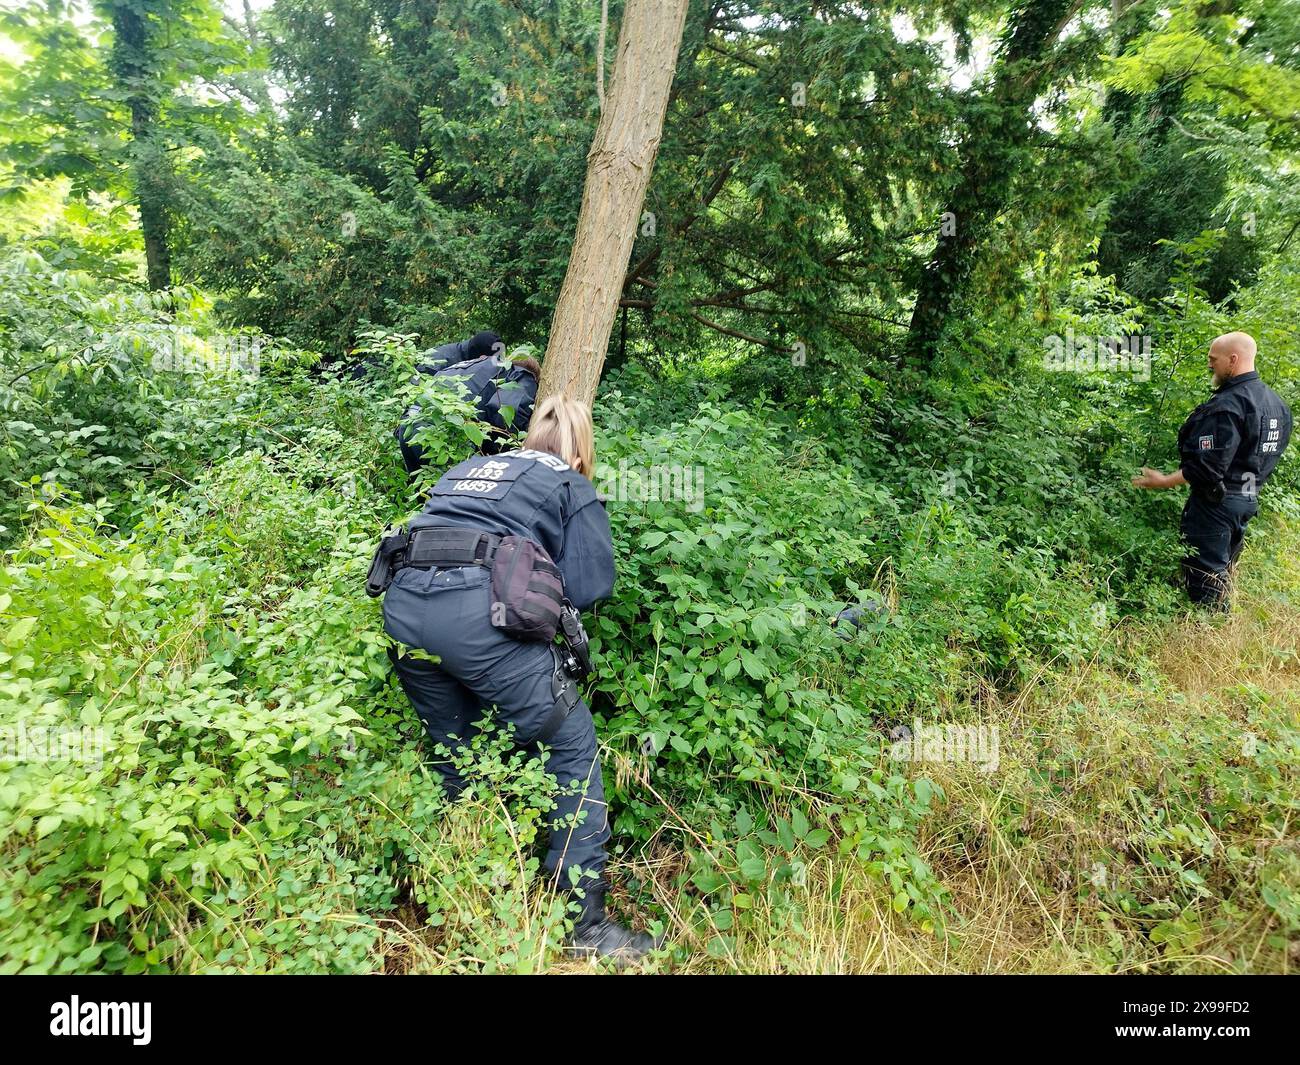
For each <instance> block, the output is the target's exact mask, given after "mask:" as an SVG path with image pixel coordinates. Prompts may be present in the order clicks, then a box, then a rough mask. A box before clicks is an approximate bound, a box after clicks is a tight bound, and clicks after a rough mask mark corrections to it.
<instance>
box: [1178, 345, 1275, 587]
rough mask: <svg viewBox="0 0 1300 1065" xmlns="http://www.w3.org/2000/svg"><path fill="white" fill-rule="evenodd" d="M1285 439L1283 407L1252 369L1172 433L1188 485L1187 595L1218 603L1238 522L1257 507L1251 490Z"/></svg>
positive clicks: (1235, 551)
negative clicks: (1189, 551)
mask: <svg viewBox="0 0 1300 1065" xmlns="http://www.w3.org/2000/svg"><path fill="white" fill-rule="evenodd" d="M1290 439H1291V408H1290V407H1288V406H1287V405H1286V403H1285V402H1283V400H1282V398H1281V397H1280V396H1278V394H1277V393H1276V392H1274V391H1273V390H1272V389H1271V388H1269V387H1268V385H1266V384H1264V382H1263V381H1262V380H1260V376H1259V374H1258V373H1256V372H1255V371H1254V370H1251V371H1249V372H1248V373H1242V374H1237V375H1236V376H1235V377H1230V378H1228V380H1226V381H1224V382H1223V384H1222V385H1220V386H1219V387H1218V388H1217V389H1216V390H1215V393H1214V395H1213V396H1212V397H1211V398H1210V399H1209V400H1208V401H1207V402H1205V403H1202V404H1201V405H1200V406H1199V407H1197V408H1196V409H1195V410H1194V411H1192V413H1191V415H1190V416H1189V417H1188V419H1187V421H1185V422H1184V423H1183V427H1182V428H1181V429H1180V430H1179V431H1178V453H1179V456H1180V457H1181V459H1182V471H1183V476H1184V477H1185V478H1186V479H1187V483H1188V484H1189V485H1191V492H1190V494H1189V495H1188V498H1187V503H1186V505H1185V506H1184V507H1183V518H1182V535H1183V539H1184V540H1186V541H1187V544H1188V545H1189V547H1190V548H1191V550H1192V552H1194V553H1191V554H1189V555H1188V556H1187V557H1186V558H1184V559H1183V575H1184V578H1185V580H1186V582H1187V594H1188V595H1189V596H1190V597H1191V599H1192V601H1193V602H1195V603H1205V604H1207V605H1212V606H1213V605H1221V604H1223V602H1224V599H1225V594H1226V590H1227V576H1228V569H1229V567H1230V566H1231V565H1232V564H1233V563H1235V562H1236V561H1237V556H1238V555H1240V554H1241V547H1242V536H1243V533H1244V531H1245V528H1246V523H1247V522H1249V521H1250V519H1251V518H1253V517H1254V516H1255V513H1256V511H1257V510H1258V509H1259V489H1260V488H1261V487H1262V486H1263V484H1264V482H1265V481H1267V480H1268V478H1269V476H1270V475H1271V474H1272V473H1273V470H1274V469H1275V468H1276V466H1277V462H1278V459H1279V458H1281V456H1282V452H1283V451H1284V450H1286V446H1287V443H1288V442H1289V441H1290Z"/></svg>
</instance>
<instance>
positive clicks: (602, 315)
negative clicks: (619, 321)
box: [538, 0, 688, 404]
mask: <svg viewBox="0 0 1300 1065" xmlns="http://www.w3.org/2000/svg"><path fill="white" fill-rule="evenodd" d="M687 3H688V0H627V4H626V6H625V7H624V11H623V24H622V26H620V28H619V34H618V57H617V59H616V60H615V65H614V76H613V79H612V80H611V82H610V86H609V91H608V93H606V94H605V106H604V110H603V111H602V112H601V117H600V123H599V125H598V126H597V127H596V136H595V138H594V139H593V140H592V144H591V150H590V151H589V152H588V153H587V180H586V185H585V187H584V189H583V193H582V209H581V211H580V212H579V215H578V229H577V233H576V235H575V237H574V241H573V251H572V253H571V254H570V256H569V269H568V272H567V273H566V274H565V276H564V284H563V286H562V287H561V288H560V298H559V300H558V302H557V303H556V305H555V316H554V318H553V319H552V320H551V335H550V339H549V341H548V343H547V345H546V358H545V361H544V362H543V365H542V379H541V383H540V385H539V387H538V401H539V402H540V401H541V400H542V399H545V398H546V397H547V396H549V395H551V394H553V393H556V392H564V393H566V394H567V395H568V396H569V397H570V398H572V399H578V400H582V401H583V402H585V403H588V404H589V403H591V402H592V400H593V399H594V398H595V395H596V385H597V384H598V383H599V382H600V371H601V368H602V367H603V366H604V364H605V352H606V349H607V348H608V346H609V336H610V332H611V331H612V330H613V327H614V318H615V316H616V315H617V313H618V301H619V297H620V295H621V294H622V289H623V278H624V276H625V275H626V273H627V265H628V260H629V259H630V258H631V255H632V244H633V241H634V240H635V239H636V232H637V226H638V225H639V223H640V219H641V206H642V204H643V203H644V202H645V192H646V187H647V186H648V185H649V184H650V172H651V170H652V169H653V167H654V160H655V154H656V153H657V152H658V150H659V138H660V137H661V135H662V134H663V126H664V115H665V114H666V112H667V110H668V96H669V92H670V91H671V89H672V83H673V73H674V71H675V70H676V67H677V52H678V50H679V49H680V47H681V43H682V28H683V26H684V24H685V21H686V8H687Z"/></svg>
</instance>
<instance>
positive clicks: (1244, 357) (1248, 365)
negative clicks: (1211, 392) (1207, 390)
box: [1209, 332, 1255, 385]
mask: <svg viewBox="0 0 1300 1065" xmlns="http://www.w3.org/2000/svg"><path fill="white" fill-rule="evenodd" d="M1209 363H1210V372H1211V373H1212V374H1214V383H1215V384H1216V385H1221V384H1223V382H1224V381H1226V380H1228V378H1230V377H1236V376H1237V374H1240V373H1249V372H1250V371H1251V370H1253V369H1254V368H1255V338H1254V337H1252V336H1251V335H1250V334H1249V333H1240V332H1237V333H1224V334H1223V336H1218V337H1215V338H1214V340H1213V341H1211V342H1210V359H1209Z"/></svg>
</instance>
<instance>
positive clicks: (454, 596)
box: [384, 566, 610, 887]
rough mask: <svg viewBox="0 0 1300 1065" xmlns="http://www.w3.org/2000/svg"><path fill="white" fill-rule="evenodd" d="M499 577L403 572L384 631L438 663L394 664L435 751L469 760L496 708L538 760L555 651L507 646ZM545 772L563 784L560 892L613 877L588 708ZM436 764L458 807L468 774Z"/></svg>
mask: <svg viewBox="0 0 1300 1065" xmlns="http://www.w3.org/2000/svg"><path fill="white" fill-rule="evenodd" d="M490 587H491V586H490V575H489V572H488V570H487V569H486V568H484V567H482V566H463V567H457V568H452V569H429V570H421V569H411V568H408V569H403V570H400V571H399V572H398V573H397V574H396V576H395V577H394V579H393V583H392V585H391V587H390V588H389V589H388V592H387V594H386V595H385V596H384V627H385V628H386V629H387V631H388V633H389V634H390V635H391V636H393V637H394V638H395V639H397V640H399V641H401V642H402V643H403V644H406V645H407V646H409V647H418V648H421V649H423V650H425V651H427V652H428V653H430V654H433V655H438V656H440V658H441V662H440V663H439V664H437V665H435V664H434V663H432V662H429V661H426V660H424V659H419V658H412V657H411V656H409V655H395V656H394V665H395V667H396V669H397V675H398V679H399V680H400V681H401V684H402V688H403V690H404V691H405V692H406V695H407V697H408V698H409V699H410V700H411V703H412V705H413V706H414V707H415V711H416V713H417V714H419V716H420V720H421V721H422V722H423V724H424V727H425V730H426V731H427V732H428V734H429V738H430V739H431V740H433V742H434V744H435V745H445V746H446V747H447V748H448V749H449V750H450V751H451V752H453V753H455V752H458V751H460V750H461V749H462V748H463V747H464V746H465V745H466V744H467V743H468V742H469V740H470V739H471V738H472V737H473V736H474V735H475V734H476V733H477V732H478V730H479V722H480V720H481V719H482V716H483V714H484V712H485V709H486V708H487V707H489V706H492V705H495V706H496V707H497V713H498V717H499V718H500V719H501V720H502V721H503V722H505V723H507V724H509V725H512V726H514V730H515V741H516V742H517V743H519V744H520V745H522V746H524V747H526V748H528V749H531V750H536V749H537V745H536V744H535V742H534V738H535V737H536V735H537V733H538V732H539V731H540V730H541V728H542V726H543V724H544V723H545V722H546V721H547V719H548V718H549V717H550V715H551V712H552V711H553V709H554V708H555V698H554V695H553V693H552V689H551V678H552V676H553V674H554V671H555V662H556V658H555V652H554V651H553V650H552V648H551V645H549V644H546V643H540V642H527V641H523V640H516V639H514V638H512V637H510V636H506V635H504V634H502V633H501V632H500V631H498V630H497V629H496V628H494V627H493V626H492V624H491V622H490V620H489V609H490ZM546 746H547V753H546V754H545V756H544V757H545V765H546V769H547V771H548V772H550V773H551V774H553V775H554V776H555V778H556V781H557V784H558V787H557V790H556V794H555V796H554V800H555V803H556V808H555V810H554V811H553V812H552V814H551V815H550V818H549V819H548V820H549V828H550V848H549V850H548V852H547V855H546V862H545V865H546V869H547V871H548V873H551V874H556V873H557V872H558V873H559V878H558V882H559V885H560V886H561V887H565V886H568V884H569V882H570V881H569V873H568V870H570V869H571V868H572V867H573V866H578V867H579V869H581V870H582V872H584V873H591V874H594V875H596V876H599V875H600V874H601V871H602V870H603V868H604V865H605V860H606V854H605V844H606V843H607V842H608V840H609V836H610V832H609V823H608V817H607V808H606V806H605V791H604V784H603V782H602V780H601V772H600V756H599V753H598V751H597V748H596V730H595V726H594V724H593V722H592V719H591V711H590V710H589V709H588V708H587V705H586V704H585V703H582V702H580V703H579V704H578V706H577V708H576V709H575V710H574V711H573V712H572V713H571V714H569V716H568V717H567V718H566V719H565V721H564V723H563V724H562V725H561V726H560V728H559V729H558V731H556V732H555V734H554V735H553V736H552V737H551V739H550V740H549V742H548V743H547V745H546ZM439 758H440V760H439V761H437V762H436V763H435V765H436V768H437V770H438V772H439V774H440V775H441V777H442V781H443V784H444V786H445V788H446V790H447V793H448V796H449V797H450V798H455V797H456V796H458V795H459V794H460V793H461V792H462V791H463V790H464V788H465V780H464V778H463V776H462V775H461V773H460V771H459V770H458V769H457V768H456V767H455V766H454V765H453V764H451V762H450V761H448V760H446V759H443V758H441V756H439Z"/></svg>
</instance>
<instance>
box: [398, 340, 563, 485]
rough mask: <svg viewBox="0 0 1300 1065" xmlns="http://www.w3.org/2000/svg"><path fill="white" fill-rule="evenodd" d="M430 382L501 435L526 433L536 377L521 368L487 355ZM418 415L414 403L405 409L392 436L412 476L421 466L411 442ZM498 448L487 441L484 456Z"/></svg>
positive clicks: (439, 374) (458, 364) (418, 452)
mask: <svg viewBox="0 0 1300 1065" xmlns="http://www.w3.org/2000/svg"><path fill="white" fill-rule="evenodd" d="M433 379H434V380H435V381H438V382H440V383H442V384H446V385H449V386H451V387H452V388H454V389H456V390H457V391H458V392H459V393H460V394H462V395H464V396H465V397H466V398H467V399H468V400H469V401H470V402H471V403H473V404H474V407H475V409H476V410H477V411H478V417H479V420H480V421H482V422H486V423H487V424H488V425H491V426H493V427H494V428H496V429H499V430H501V431H502V432H503V433H504V432H508V431H511V430H516V431H521V432H527V431H528V425H529V423H530V422H531V421H532V417H533V403H534V401H535V400H536V399H537V378H536V377H534V376H533V374H531V373H530V372H529V371H528V370H525V369H524V368H523V367H522V366H514V365H512V366H509V367H507V368H503V367H502V365H501V363H500V362H498V361H497V358H496V356H494V355H488V356H484V357H483V358H478V359H469V360H465V361H460V362H455V363H452V364H451V365H448V366H445V367H443V368H442V369H439V370H437V371H436V372H434V374H433ZM507 412H509V413H510V418H509V420H507V418H506V414H507ZM419 413H420V407H419V405H418V404H412V405H411V406H410V407H408V408H407V410H406V413H405V415H404V416H403V420H402V424H401V425H399V426H398V427H397V430H396V432H395V434H394V435H395V436H396V437H397V443H398V446H399V447H400V448H401V450H402V461H403V462H404V463H405V464H406V472H407V473H414V472H415V471H416V470H418V469H420V468H421V467H422V466H423V465H424V454H423V452H422V451H421V449H420V447H419V446H418V445H417V444H415V443H413V442H412V439H411V438H412V437H413V436H414V435H415V432H416V431H417V430H418V429H419V428H420V426H421V425H422V424H423V423H421V422H419V421H417V420H416V418H417V417H418V415H419ZM498 449H499V448H498V446H497V445H495V443H494V442H493V441H492V440H491V439H490V438H489V439H488V440H485V441H484V443H483V447H482V451H483V453H484V454H488V455H490V454H494V453H495V452H496V451H497V450H498Z"/></svg>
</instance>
